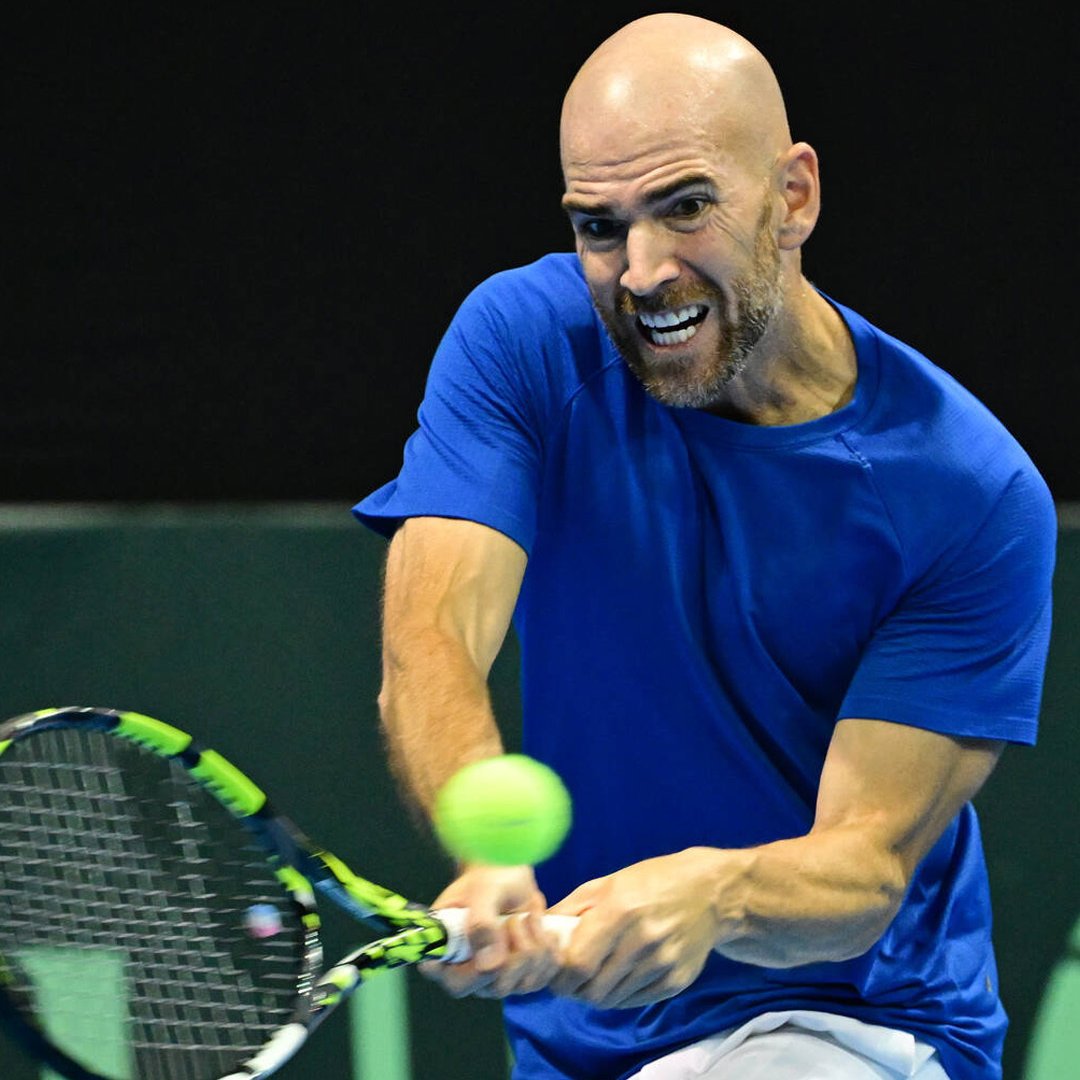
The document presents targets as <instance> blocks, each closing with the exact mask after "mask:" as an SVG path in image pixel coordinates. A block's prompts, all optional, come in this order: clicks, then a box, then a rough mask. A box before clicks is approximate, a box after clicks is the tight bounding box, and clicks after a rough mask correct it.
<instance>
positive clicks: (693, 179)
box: [562, 173, 714, 217]
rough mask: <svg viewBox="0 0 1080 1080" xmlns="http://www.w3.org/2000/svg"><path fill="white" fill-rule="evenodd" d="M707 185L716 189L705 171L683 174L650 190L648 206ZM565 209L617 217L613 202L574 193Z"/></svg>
mask: <svg viewBox="0 0 1080 1080" xmlns="http://www.w3.org/2000/svg"><path fill="white" fill-rule="evenodd" d="M691 187H707V188H709V190H710V191H712V190H714V187H713V182H712V180H711V179H710V178H709V177H708V176H706V175H705V174H704V173H694V174H693V175H692V176H683V177H680V178H679V179H678V180H673V181H672V182H671V183H669V184H665V185H664V186H663V187H661V188H657V189H656V190H655V191H653V192H650V194H649V195H648V196H646V199H645V205H646V206H655V205H656V204H657V203H662V202H665V201H666V200H667V199H670V198H671V197H672V196H673V195H677V194H679V192H681V191H683V190H684V189H685V188H691ZM562 206H563V209H564V210H565V211H566V212H567V213H568V214H587V215H588V216H589V217H615V215H616V210H615V207H614V205H613V204H611V203H607V202H593V201H591V200H589V199H583V198H578V197H576V196H574V195H566V196H564V197H563V200H562Z"/></svg>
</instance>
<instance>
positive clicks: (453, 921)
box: [431, 907, 578, 964]
mask: <svg viewBox="0 0 1080 1080" xmlns="http://www.w3.org/2000/svg"><path fill="white" fill-rule="evenodd" d="M431 914H432V915H433V916H434V917H435V918H436V919H438V920H439V922H441V923H442V924H443V926H445V927H446V952H445V953H443V955H442V956H440V957H439V959H440V960H441V961H442V962H443V963H444V964H461V963H464V962H465V961H466V960H468V959H469V957H470V956H472V948H471V947H470V945H469V937H468V935H467V934H466V932H465V923H466V921H467V920H468V918H469V909H468V908H460V907H456V908H443V909H442V910H440V911H433V912H431ZM520 917H521V916H520V915H503V916H501V919H502V921H504V922H505V921H506V920H507V919H513V918H520ZM543 920H544V928H545V929H546V930H549V931H551V932H552V933H554V934H555V936H556V937H557V938H558V940H559V947H560V948H563V947H564V946H565V945H566V943H567V942H568V941H569V940H570V935H571V934H572V933H573V932H574V927H575V926H577V923H578V920H577V916H576V915H544V916H543Z"/></svg>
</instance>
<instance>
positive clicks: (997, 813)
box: [0, 504, 1080, 1080]
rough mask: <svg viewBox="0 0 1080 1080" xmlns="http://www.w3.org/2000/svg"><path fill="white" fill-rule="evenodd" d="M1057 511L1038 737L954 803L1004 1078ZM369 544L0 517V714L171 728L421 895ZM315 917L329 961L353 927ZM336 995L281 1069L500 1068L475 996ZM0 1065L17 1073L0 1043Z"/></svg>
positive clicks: (1077, 871)
mask: <svg viewBox="0 0 1080 1080" xmlns="http://www.w3.org/2000/svg"><path fill="white" fill-rule="evenodd" d="M1062 521H1063V524H1062V530H1061V534H1060V546H1059V561H1058V569H1057V575H1056V581H1055V628H1054V638H1053V642H1052V646H1051V656H1050V664H1049V670H1048V675H1047V683H1046V693H1045V697H1044V708H1043V715H1042V730H1041V736H1040V743H1039V745H1038V746H1037V747H1036V748H1034V749H1020V748H1013V749H1010V750H1009V751H1008V752H1007V753H1006V754H1005V756H1004V758H1003V760H1002V762H1001V765H1000V766H999V768H998V771H997V772H996V773H995V774H994V776H993V777H992V778H991V781H990V782H989V784H988V785H987V787H986V789H985V790H984V791H983V792H982V793H981V794H980V795H979V798H978V807H979V811H980V815H981V819H982V824H983V831H984V836H985V842H986V848H987V853H988V859H989V864H990V871H991V878H992V888H993V892H994V901H995V908H996V922H995V940H996V944H997V949H998V956H999V966H1000V969H1001V972H1000V975H1001V988H1002V994H1003V997H1004V999H1005V1003H1006V1006H1007V1008H1008V1010H1009V1013H1010V1016H1011V1019H1012V1024H1011V1029H1010V1035H1009V1039H1008V1043H1007V1054H1006V1080H1022V1078H1024V1075H1025V1061H1026V1060H1027V1059H1028V1058H1029V1056H1031V1046H1030V1045H1029V1043H1030V1041H1031V1039H1030V1036H1031V1033H1032V1031H1033V1030H1035V1029H1036V1028H1038V1027H1039V1006H1040V1002H1041V1001H1042V1000H1043V996H1044V991H1045V989H1046V987H1047V984H1048V982H1049V981H1050V978H1051V975H1052V973H1053V972H1054V971H1055V969H1057V970H1060V967H1061V963H1062V956H1063V953H1064V952H1065V950H1066V946H1067V943H1068V941H1069V936H1070V931H1071V929H1072V927H1073V924H1074V923H1075V922H1076V919H1077V917H1078V916H1080V846H1078V844H1077V828H1076V825H1077V802H1078V800H1077V793H1078V790H1080V783H1078V779H1077V775H1076V769H1077V762H1078V750H1080V719H1078V718H1080V684H1078V682H1077V679H1076V674H1077V672H1078V671H1080V603H1078V601H1080V528H1074V527H1072V524H1073V523H1072V519H1071V518H1070V517H1069V515H1068V514H1063V518H1062ZM1076 524H1077V525H1080V522H1077V523H1076ZM384 553H385V542H384V541H383V540H382V539H380V538H379V537H377V536H375V535H374V534H372V533H370V532H368V531H367V530H366V529H364V528H363V527H361V526H360V525H358V524H357V523H356V522H355V521H354V520H353V519H352V518H351V516H350V515H349V513H348V508H347V507H341V506H337V505H334V506H324V505H312V504H289V505H274V506H236V507H234V506H208V507H186V508H179V507H176V508H173V507H159V506H143V507H120V508H108V507H101V508H97V507H86V506H84V507H15V506H11V507H7V508H3V509H0V586H2V592H0V595H2V597H3V604H2V608H0V657H2V658H3V661H2V663H3V667H2V673H3V674H2V678H0V715H4V716H8V715H13V714H16V713H20V712H24V711H28V710H31V709H37V708H44V707H48V706H54V705H104V706H114V707H122V708H127V709H134V710H138V711H140V712H144V713H148V714H150V715H156V716H159V717H161V718H162V719H164V720H168V721H170V722H172V723H175V724H177V725H179V726H181V727H185V728H189V729H192V730H194V731H196V732H198V733H199V734H200V735H201V736H202V738H203V739H204V740H205V741H209V742H211V743H213V744H214V745H215V746H216V747H217V748H218V749H219V750H221V751H222V752H223V753H225V754H226V755H227V756H230V757H233V758H234V759H235V760H236V761H237V762H238V763H239V764H240V765H241V766H242V767H244V768H246V769H247V770H249V771H250V772H251V773H252V774H253V775H254V776H255V777H257V778H258V779H259V780H261V782H262V783H263V786H264V787H266V788H267V789H268V790H269V791H270V792H271V794H272V795H273V796H274V797H275V800H276V801H277V802H278V803H279V805H281V806H282V807H283V808H285V809H287V810H288V811H289V812H291V814H292V815H293V816H294V817H295V818H297V820H298V822H299V823H300V824H301V826H302V827H304V828H306V830H307V831H309V832H311V833H314V834H316V835H317V836H318V837H319V839H321V840H322V841H323V842H324V843H325V844H326V845H327V846H328V847H330V848H331V849H333V850H335V851H337V852H339V853H340V854H341V855H342V856H343V857H345V858H346V860H347V861H349V862H351V863H352V864H353V865H354V866H355V867H356V869H357V870H358V871H359V872H360V873H363V874H366V875H368V876H370V877H372V878H374V879H376V880H379V881H382V882H384V883H385V884H387V885H390V886H391V887H393V888H396V889H398V890H399V891H401V892H404V893H406V894H408V895H410V896H412V897H414V898H416V899H421V900H428V899H431V898H432V897H434V895H435V894H436V893H437V892H438V890H439V889H440V888H441V887H442V885H443V884H444V883H445V881H446V879H447V875H448V873H449V864H448V862H447V861H446V859H445V858H444V856H443V855H442V854H441V853H440V852H439V850H438V848H437V847H436V846H435V844H434V843H433V842H432V840H431V838H430V837H429V836H428V834H427V833H426V832H425V830H424V829H423V828H422V827H421V826H420V825H419V824H418V823H417V822H415V821H414V820H412V819H411V818H410V817H409V815H408V813H407V811H406V810H405V809H404V808H403V805H402V803H401V801H400V800H399V798H398V795H397V793H396V791H395V788H394V785H393V781H392V779H391V777H390V775H389V772H388V770H387V767H386V762H385V758H384V754H383V749H382V745H381V740H380V736H379V732H378V727H377V715H376V705H375V698H376V694H377V692H378V678H379V674H378V673H379V656H378V636H379V610H378V608H379V588H380V578H381V571H382V564H383V557H384ZM516 674H517V653H516V645H515V642H514V640H513V638H512V637H511V639H510V640H509V641H508V643H507V646H506V648H505V649H504V651H503V654H502V655H501V656H500V657H499V659H498V661H497V662H496V665H495V668H494V670H493V673H492V693H493V697H494V699H495V703H496V708H497V710H498V711H499V713H500V715H501V717H502V718H503V721H504V724H505V727H506V732H507V738H508V742H509V744H510V746H511V747H513V746H515V745H516V743H517V739H518V732H519V725H520V719H519V715H518V702H517V678H516ZM327 915H328V918H327V924H328V925H327V935H326V937H327V948H328V953H329V954H334V953H336V952H337V951H338V950H343V949H344V948H346V947H347V946H348V945H349V944H350V943H351V942H352V940H353V938H354V937H355V934H354V932H353V929H352V927H351V926H350V924H349V921H348V920H347V919H345V918H344V917H342V916H337V915H335V914H334V913H332V912H328V913H327ZM365 996H368V997H370V1001H368V1002H367V1003H364V1002H363V1000H362V999H364V998H365ZM356 1001H357V1005H358V1006H359V1008H358V1010H356V1011H354V1012H353V1013H352V1014H351V1018H350V1015H346V1016H339V1017H336V1018H334V1019H333V1020H331V1021H330V1022H329V1023H328V1024H327V1025H326V1026H325V1027H324V1028H323V1029H322V1030H321V1031H320V1032H319V1033H318V1035H317V1036H316V1038H315V1039H314V1040H313V1041H312V1042H311V1044H310V1045H308V1046H307V1047H305V1048H304V1049H303V1050H302V1051H301V1052H300V1054H299V1055H298V1057H297V1058H296V1059H295V1060H294V1061H293V1062H292V1063H291V1064H290V1065H289V1066H287V1067H286V1069H285V1070H284V1071H283V1072H282V1073H281V1074H280V1075H281V1076H282V1077H283V1080H289V1078H292V1080H308V1078H315V1077H318V1078H319V1080H458V1078H460V1080H498V1078H501V1077H505V1075H506V1052H505V1047H504V1044H503V1040H502V1034H501V1027H500V1022H499V1010H498V1006H497V1005H496V1004H495V1003H494V1002H490V1001H479V1000H463V1001H455V1000H452V999H450V998H448V997H446V996H445V995H444V994H443V993H442V992H441V991H439V990H438V989H437V988H436V987H434V986H433V985H432V984H430V983H428V982H427V981H426V980H424V978H423V977H422V976H420V975H419V974H418V973H416V972H408V973H395V974H393V975H389V976H386V983H385V985H384V986H383V987H382V988H381V989H378V990H377V989H376V983H374V982H373V983H372V984H370V985H369V986H368V987H367V988H366V989H365V990H363V991H362V992H361V993H360V994H359V995H358V996H357V999H356ZM1075 1021H1080V1017H1075V1018H1074V1026H1076V1027H1080V1024H1076V1023H1075ZM1046 1026H1047V1025H1046V1024H1043V1025H1042V1027H1043V1028H1045V1027H1046ZM376 1042H377V1043H378V1046H377V1048H376V1049H377V1051H378V1052H377V1053H374V1052H373V1043H376ZM1078 1060H1080V1048H1078ZM1078 1075H1080V1073H1078ZM0 1076H2V1077H4V1078H5V1080H30V1078H32V1077H36V1072H35V1070H34V1069H33V1068H31V1067H30V1066H29V1065H28V1064H27V1063H25V1062H24V1061H23V1059H22V1058H21V1055H20V1053H19V1052H18V1051H17V1050H16V1049H15V1048H14V1047H12V1046H11V1045H10V1044H9V1043H8V1042H6V1041H3V1042H0ZM1063 1080H1064V1078H1063Z"/></svg>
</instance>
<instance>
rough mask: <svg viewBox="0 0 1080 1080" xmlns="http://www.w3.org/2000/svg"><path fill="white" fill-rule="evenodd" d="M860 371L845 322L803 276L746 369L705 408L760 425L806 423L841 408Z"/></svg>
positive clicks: (787, 295)
mask: <svg viewBox="0 0 1080 1080" xmlns="http://www.w3.org/2000/svg"><path fill="white" fill-rule="evenodd" d="M857 374H858V372H857V363H856V358H855V346H854V343H853V342H852V340H851V335H850V334H849V333H848V329H847V326H846V325H845V324H844V320H843V319H842V318H841V317H840V315H839V313H838V312H837V311H836V309H835V308H834V307H833V306H832V305H831V304H830V303H829V302H828V301H827V300H825V298H824V297H823V296H821V294H820V293H819V292H818V291H817V290H816V289H814V288H813V286H811V285H810V283H809V282H808V281H807V280H806V279H805V278H804V277H802V275H801V274H800V275H798V277H797V280H796V281H795V282H794V283H793V285H792V286H791V287H790V288H788V289H786V290H785V293H784V303H783V305H782V306H781V308H780V309H779V310H778V311H777V313H776V315H775V316H774V317H773V320H772V322H771V323H770V325H769V328H768V330H767V331H766V332H765V335H764V336H763V337H762V339H761V341H759V342H758V344H757V346H756V347H755V349H754V352H753V353H752V354H751V356H750V358H749V362H748V363H747V365H746V368H745V370H744V371H743V372H742V373H741V374H740V375H738V376H737V377H736V378H734V379H732V380H731V382H730V383H729V384H728V386H727V387H726V394H725V398H724V400H723V401H720V402H717V403H716V404H715V405H713V406H710V407H709V408H708V410H707V411H708V412H710V413H713V414H715V415H717V416H723V417H725V418H727V419H730V420H738V421H741V422H742V423H746V424H756V425H760V426H776V425H781V424H802V423H806V422H807V421H808V420H816V419H818V418H819V417H822V416H827V415H828V414H829V413H832V412H835V411H836V410H837V409H840V408H843V406H844V405H846V404H847V403H848V402H849V401H850V400H851V397H852V395H853V394H854V392H855V381H856V377H857Z"/></svg>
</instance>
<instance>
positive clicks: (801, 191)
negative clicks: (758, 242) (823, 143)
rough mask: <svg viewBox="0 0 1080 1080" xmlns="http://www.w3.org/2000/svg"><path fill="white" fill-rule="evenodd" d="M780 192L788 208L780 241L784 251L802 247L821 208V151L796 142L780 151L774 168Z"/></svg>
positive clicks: (781, 229)
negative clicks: (785, 149) (819, 166)
mask: <svg viewBox="0 0 1080 1080" xmlns="http://www.w3.org/2000/svg"><path fill="white" fill-rule="evenodd" d="M774 176H775V177H776V184H777V187H778V189H779V191H778V193H779V195H780V196H781V198H782V199H783V200H784V204H785V206H786V208H787V209H786V211H785V213H784V218H783V220H782V221H781V222H780V227H779V234H778V237H777V242H778V243H779V245H780V250H781V251H794V250H795V249H796V248H799V247H802V245H803V244H804V243H805V242H806V239H807V237H809V235H810V234H811V233H812V232H813V231H814V226H815V225H816V224H817V219H818V214H819V213H820V212H821V181H820V178H819V176H818V156H817V151H816V150H815V149H814V148H813V147H812V146H810V145H809V144H808V143H804V142H799V143H795V144H794V145H793V146H792V147H791V148H790V149H789V150H787V151H786V152H785V153H783V154H781V155H780V158H779V160H778V161H777V163H776V168H775V171H774Z"/></svg>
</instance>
